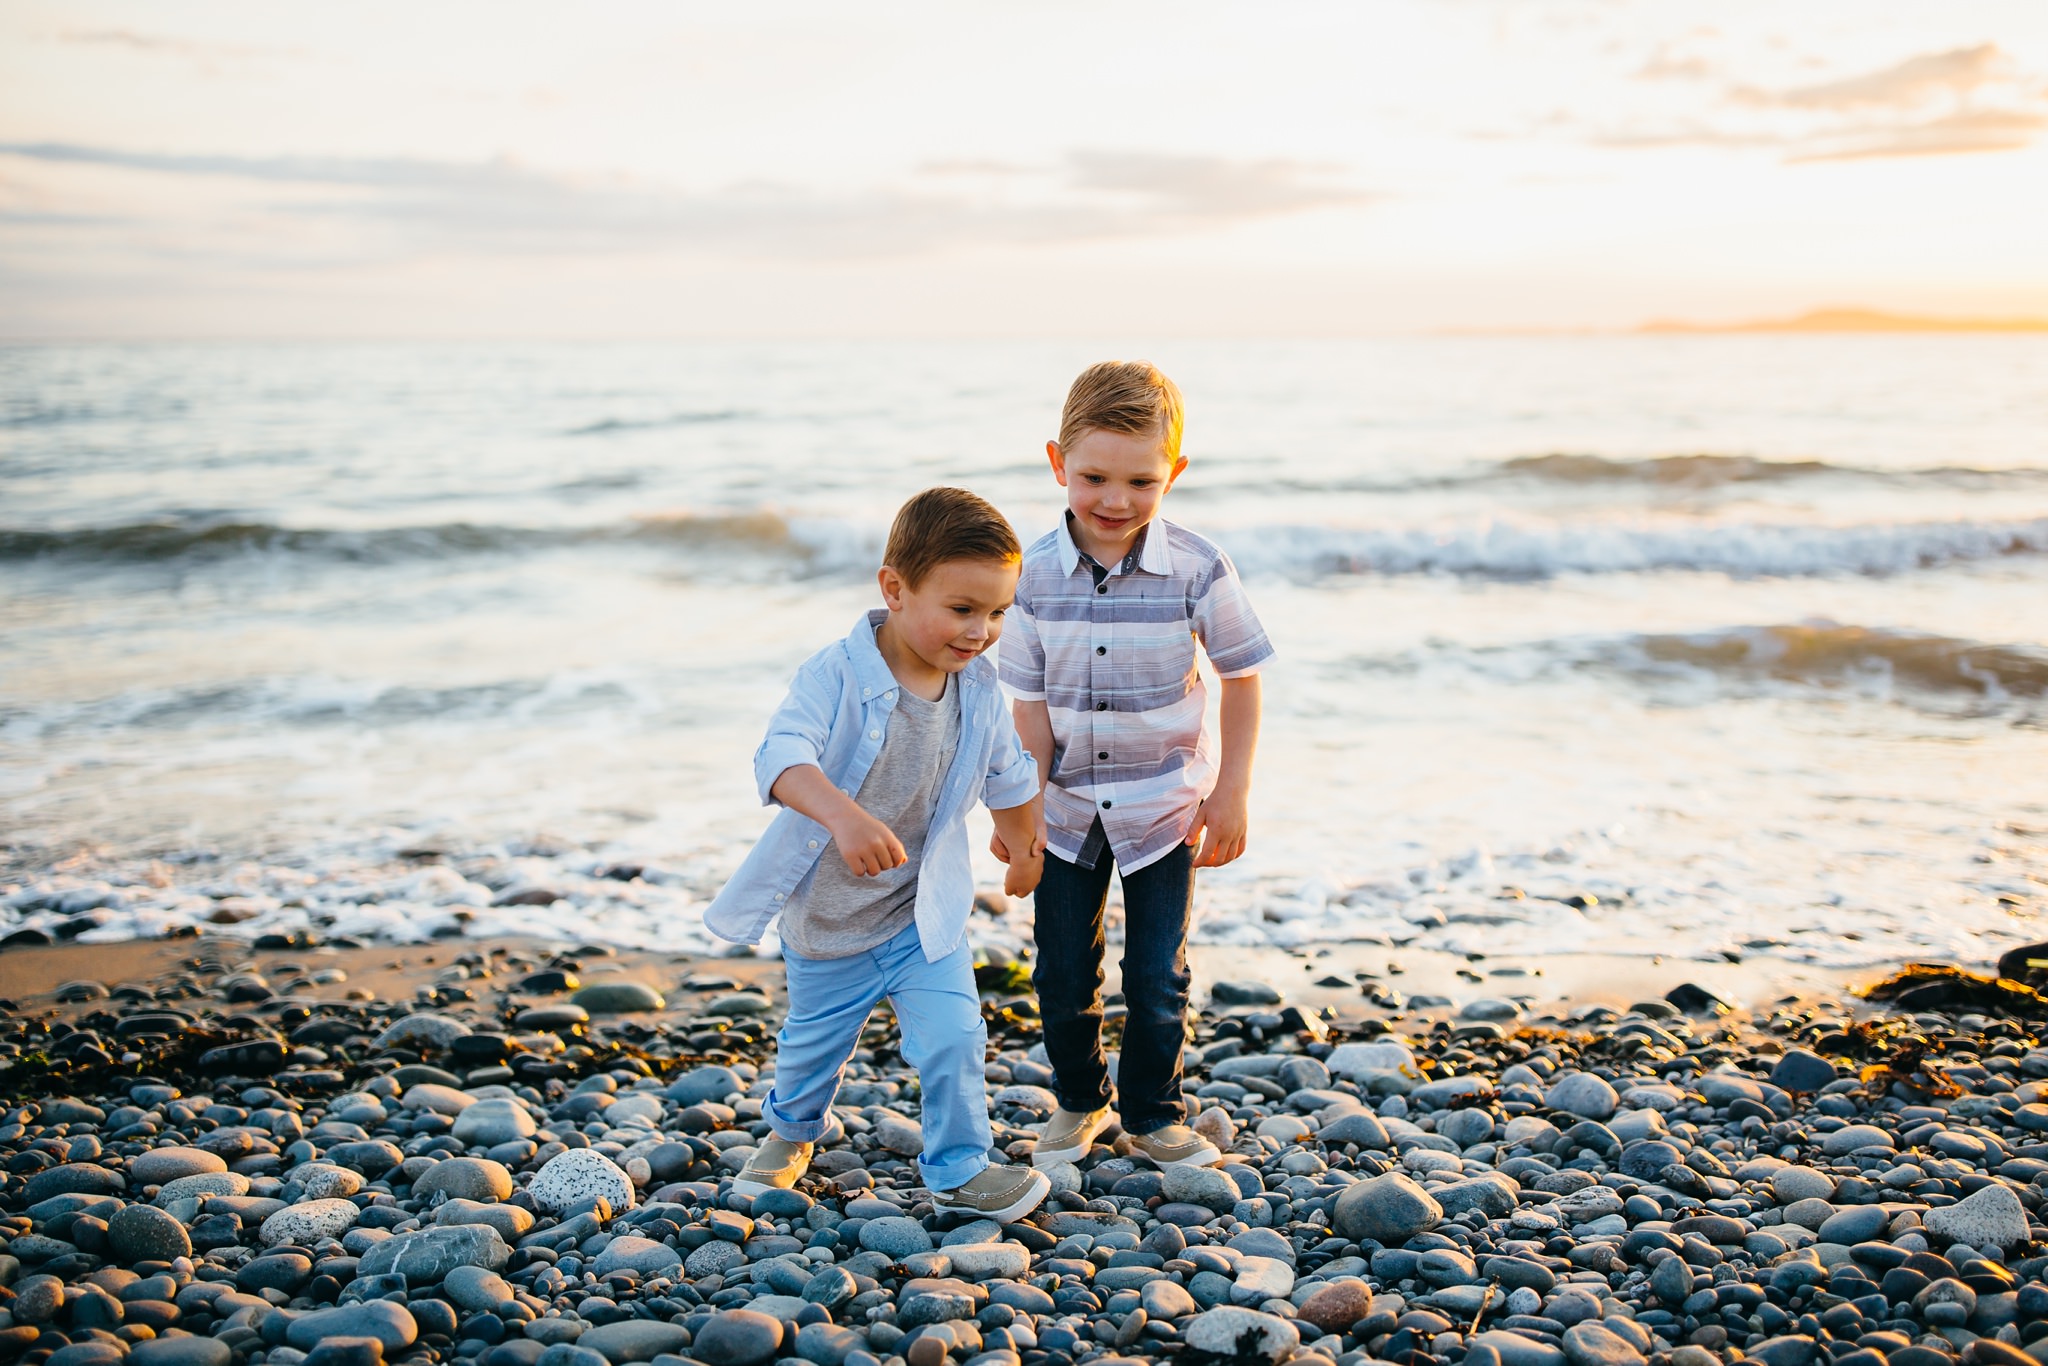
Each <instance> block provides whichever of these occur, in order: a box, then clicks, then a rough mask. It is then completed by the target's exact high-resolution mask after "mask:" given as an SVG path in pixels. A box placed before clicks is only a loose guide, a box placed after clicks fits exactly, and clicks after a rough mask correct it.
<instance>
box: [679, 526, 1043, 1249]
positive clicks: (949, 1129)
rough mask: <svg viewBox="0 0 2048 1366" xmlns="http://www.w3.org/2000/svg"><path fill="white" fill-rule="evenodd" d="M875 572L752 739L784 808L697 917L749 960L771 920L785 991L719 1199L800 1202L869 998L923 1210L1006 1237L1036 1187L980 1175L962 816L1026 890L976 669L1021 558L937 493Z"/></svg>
mask: <svg viewBox="0 0 2048 1366" xmlns="http://www.w3.org/2000/svg"><path fill="white" fill-rule="evenodd" d="M883 558H884V561H885V563H884V564H883V565H882V568H881V570H880V572H879V574H878V576H877V577H878V579H879V581H880V584H881V590H882V601H883V603H884V605H885V608H884V610H879V611H871V612H868V613H865V614H863V616H862V617H861V619H860V620H859V621H857V622H855V623H854V627H853V630H852V631H850V632H849V633H848V634H847V636H846V638H845V639H844V640H843V641H840V642H838V643H836V644H833V645H830V646H827V647H826V648H825V649H823V650H821V651H819V652H818V653H817V654H815V655H813V656H812V657H811V658H810V659H809V660H807V661H805V663H804V665H803V667H802V668H800V669H799V670H798V671H797V676H796V680H795V682H794V683H793V684H792V685H791V687H790V691H789V696H788V697H787V698H785V699H784V700H783V703H782V706H781V707H780V708H779V709H778V710H777V711H776V713H775V716H774V718H773V719H772V720H771V721H770V722H769V724H768V736H767V738H766V739H765V740H763V741H762V743H761V748H760V750H759V751H758V752H757V753H756V754H755V756H754V774H755V778H756V780H757V781H758V783H759V784H760V789H761V796H762V800H763V801H764V802H766V803H771V804H775V805H779V806H781V807H782V808H783V810H782V811H781V812H780V813H779V814H778V815H777V816H776V817H775V819H774V821H773V822H772V823H771V824H770V825H769V827H768V832H767V834H766V835H764V836H763V837H762V839H761V842H760V843H759V844H757V845H755V846H754V849H753V852H752V853H750V854H749V855H748V856H747V858H746V861H745V862H744V863H742V864H741V865H740V869H739V871H738V873H736V874H735V875H734V876H733V879H732V881H730V882H728V883H727V884H726V886H725V888H724V890H722V891H721V892H720V893H719V894H718V896H717V898H716V899H715V900H714V901H713V902H712V903H711V906H710V908H709V909H708V910H707V911H706V912H705V913H704V923H705V925H706V926H707V927H708V928H709V929H710V930H711V931H712V932H713V933H714V934H717V935H719V936H720V937H721V938H725V939H730V940H734V941H736V942H740V943H749V944H751V943H754V942H756V941H758V940H759V939H760V937H761V933H762V931H763V930H765V929H766V928H767V927H768V923H769V921H770V920H772V919H775V918H776V917H778V916H779V917H780V925H779V931H780V935H781V939H782V956H783V962H784V966H785V970H786V975H787V978H788V984H789V1016H788V1019H787V1021H786V1022H785V1023H784V1024H783V1027H782V1030H781V1032H780V1033H779V1034H777V1035H776V1055H775V1058H776V1061H775V1084H774V1087H773V1089H772V1090H771V1091H770V1092H769V1093H768V1097H767V1099H766V1100H764V1101H763V1102H762V1105H761V1113H762V1115H763V1116H764V1117H765V1118H766V1119H767V1120H768V1123H769V1125H770V1127H771V1128H772V1130H773V1136H772V1137H771V1138H769V1139H768V1140H766V1141H765V1142H763V1143H762V1144H761V1146H760V1147H759V1148H758V1149H757V1150H756V1151H755V1153H754V1155H753V1156H752V1157H750V1158H749V1159H748V1160H747V1163H746V1165H745V1166H744V1167H743V1168H742V1169H741V1171H740V1173H739V1177H738V1179H737V1180H736V1181H735V1182H734V1187H733V1188H734V1189H735V1190H739V1191H745V1192H751V1193H756V1194H758V1193H759V1192H761V1191H765V1190H767V1189H769V1188H771V1187H778V1186H779V1187H788V1186H793V1185H795V1184H796V1181H797V1179H798V1178H799V1177H801V1176H802V1175H803V1173H804V1171H805V1170H806V1169H807V1168H808V1167H809V1165H810V1160H811V1152H812V1148H813V1145H815V1144H816V1143H817V1142H818V1141H819V1140H820V1139H822V1138H823V1137H824V1135H825V1133H826V1131H827V1129H828V1128H829V1127H830V1124H831V1106H832V1100H833V1097H834V1096H836V1095H837V1094H838V1090H839V1081H840V1077H841V1075H842V1073H843V1071H844V1069H845V1066H846V1062H847V1059H848V1058H850V1057H851V1056H852V1055H853V1050H854V1047H855V1045H856V1044H858V1043H859V1041H860V1030H861V1026H862V1025H864V1024H865V1023H866V1022H867V1018H868V1014H869V1012H870V1011H871V1010H872V1009H873V1008H874V1005H875V1003H876V1002H877V1001H879V1000H881V999H882V998H883V997H884V996H887V997H888V998H889V1000H890V1002H891V1003H892V1004H893V1005H894V1006H895V1009H896V1018H897V1021H898V1023H899V1024H900V1025H901V1027H902V1030H903V1056H904V1058H905V1060H907V1061H908V1062H909V1063H910V1064H911V1065H912V1066H913V1067H915V1068H916V1069H917V1074H918V1081H919V1084H920V1086H921V1088H922V1091H923V1096H924V1113H923V1129H924V1152H923V1153H922V1154H921V1155H920V1156H919V1158H918V1167H919V1170H920V1173H921V1174H922V1176H923V1178H924V1182H925V1185H926V1187H927V1188H928V1189H929V1190H930V1191H931V1192H932V1197H933V1198H932V1203H933V1205H934V1206H935V1207H936V1208H938V1209H940V1210H946V1211H952V1212H957V1213H963V1214H971V1215H975V1216H979V1217H983V1218H991V1219H996V1220H1002V1221H1007V1220H1013V1219H1016V1218H1018V1217H1019V1216H1021V1215H1023V1214H1024V1213H1026V1212H1028V1211H1029V1210H1031V1209H1033V1208H1035V1207H1036V1206H1037V1205H1038V1203H1039V1202H1040V1201H1042V1200H1043V1199H1044V1198H1045V1196H1046V1193H1047V1191H1048V1190H1049V1189H1050V1182H1049V1181H1048V1180H1047V1178H1046V1177H1045V1176H1044V1175H1043V1174H1041V1173H1039V1172H1037V1171H1034V1170H1032V1169H1030V1168H1028V1167H1007V1166H998V1165H992V1164H991V1163H990V1161H989V1156H988V1153H989V1145H990V1141H991V1133H990V1129H989V1122H988V1101H987V1093H986V1089H985V1087H984V1085H983V1080H982V1063H983V1059H984V1056H985V1054H986V1050H987V1044H988V1031H987V1029H986V1027H985V1026H984V1025H983V1024H982V1019H981V997H980V993H979V992H978V991H977V990H976V987H975V983H974V964H973V959H972V956H971V951H970V949H969V947H968V944H967V916H968V912H969V911H970V910H971V909H972V907H973V903H974V877H973V872H972V869H971V866H970V864H969V860H968V845H967V813H968V811H969V810H971V809H972V808H973V806H974V804H975V803H976V802H977V801H985V802H986V803H987V805H988V806H989V808H990V810H991V812H992V814H993V815H994V817H995V823H996V829H997V830H998V831H999V832H1000V834H1001V836H1002V839H1003V842H1004V844H1005V845H1006V846H1007V849H1008V851H1009V852H1010V853H1011V855H1012V856H1011V858H1010V859H1009V873H1008V875H1007V877H1006V878H1005V881H1004V890H1005V891H1007V892H1008V893H1009V894H1010V895H1012V896H1024V895H1027V894H1029V893H1030V892H1031V890H1032V889H1033V888H1034V887H1036V886H1037V884H1038V875H1039V872H1040V870H1041V869H1042V868H1043V866H1044V859H1043V855H1042V852H1041V851H1042V845H1041V844H1040V843H1039V842H1038V840H1037V830H1038V825H1039V819H1038V789H1039V784H1038V772H1037V767H1036V765H1035V763H1034V761H1033V759H1032V756H1031V755H1030V754H1028V753H1026V752H1025V750H1024V748H1023V746H1022V745H1021V744H1020V743H1019V741H1018V739H1017V732H1016V728H1015V726H1014V725H1013V723H1012V721H1011V717H1010V709H1009V707H1008V704H1007V703H1006V702H1005V700H1004V698H1003V695H1002V691H1001V689H1000V688H999V687H998V686H997V684H996V672H995V669H994V667H993V666H992V665H991V664H990V663H989V661H988V660H986V659H983V658H982V655H983V654H984V653H985V652H986V651H987V650H988V649H989V647H990V646H992V645H994V644H995V643H996V639H997V637H998V636H1000V635H1001V634H1002V629H1003V615H1004V613H1005V612H1007V611H1008V610H1009V608H1010V604H1011V601H1012V599H1013V597H1014V596H1015V593H1016V588H1017V573H1018V567H1019V564H1020V563H1021V560H1022V551H1021V549H1020V547H1019V545H1018V543H1017V536H1016V533H1015V532H1014V531H1012V530H1011V529H1010V524H1009V523H1008V522H1006V521H1004V520H1003V516H1002V514H1001V513H999V512H997V511H996V510H995V509H994V508H993V507H991V506H990V505H989V504H988V503H986V502H984V501H983V500H981V499H980V498H977V497H976V496H975V495H973V494H971V493H968V492H966V491H965V490H962V489H945V488H940V489H927V490H926V491H925V492H923V493H921V494H919V495H917V497H915V498H912V499H911V500H910V501H909V502H908V503H906V504H904V505H903V508H902V510H901V511H900V512H898V513H897V515H896V521H895V525H894V526H893V527H892V528H891V529H890V532H889V543H888V547H887V549H886V551H885V552H884V556H883Z"/></svg>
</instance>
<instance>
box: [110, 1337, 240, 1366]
mask: <svg viewBox="0 0 2048 1366" xmlns="http://www.w3.org/2000/svg"><path fill="white" fill-rule="evenodd" d="M234 1359H235V1352H234V1349H233V1348H232V1347H230V1346H228V1345H227V1344H226V1343H225V1342H222V1341H221V1340H220V1339H219V1338H202V1337H197V1336H192V1335H187V1336H185V1337H178V1338H152V1339H151V1340H149V1341H147V1342H138V1343H136V1344H135V1345H134V1346H132V1347H130V1348H129V1349H128V1361H129V1362H130V1366H228V1363H229V1362H231V1361H233V1360H234Z"/></svg>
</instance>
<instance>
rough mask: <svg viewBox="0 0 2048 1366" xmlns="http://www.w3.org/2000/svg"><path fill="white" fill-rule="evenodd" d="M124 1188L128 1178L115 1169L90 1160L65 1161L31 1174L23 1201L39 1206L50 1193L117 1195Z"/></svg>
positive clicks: (23, 1194) (125, 1188)
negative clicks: (62, 1163) (59, 1165)
mask: <svg viewBox="0 0 2048 1366" xmlns="http://www.w3.org/2000/svg"><path fill="white" fill-rule="evenodd" d="M127 1189H128V1181H127V1178H125V1177H123V1176H122V1175H121V1173H119V1172H117V1171H110V1170H108V1169H107V1168H105V1167H102V1166H100V1165H98V1164H97V1163H93V1162H67V1163H65V1164H64V1165H63V1166H61V1167H51V1168H50V1169H49V1170H48V1171H40V1172H37V1173H36V1174H35V1175H34V1176H31V1177H30V1178H29V1179H28V1189H27V1190H25V1191H23V1192H22V1203H23V1204H25V1205H39V1204H41V1203H42V1202H43V1201H45V1200H47V1199H49V1198H50V1197H51V1196H53V1195H119V1194H120V1193H121V1192H123V1191H125V1190H127Z"/></svg>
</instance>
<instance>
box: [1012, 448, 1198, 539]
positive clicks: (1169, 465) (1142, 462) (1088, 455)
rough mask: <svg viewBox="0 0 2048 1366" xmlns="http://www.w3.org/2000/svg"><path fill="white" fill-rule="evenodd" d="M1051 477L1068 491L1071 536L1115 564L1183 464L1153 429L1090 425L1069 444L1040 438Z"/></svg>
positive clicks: (1156, 509) (1183, 459)
mask: <svg viewBox="0 0 2048 1366" xmlns="http://www.w3.org/2000/svg"><path fill="white" fill-rule="evenodd" d="M1045 453H1046V456H1047V458H1049V459H1050V460H1051V461H1052V472H1053V476H1054V477H1055V478H1056V479H1058V480H1059V481H1060V485H1061V487H1063V488H1065V489H1066V491H1067V506H1068V507H1069V508H1070V509H1072V511H1073V514H1074V524H1075V532H1076V539H1078V540H1079V541H1080V543H1081V548H1082V549H1083V550H1085V551H1087V552H1088V553H1089V554H1091V555H1093V556H1094V557H1095V559H1096V561H1097V562H1098V563H1101V564H1103V565H1108V566H1114V565H1115V563H1116V562H1117V561H1118V560H1121V559H1122V558H1123V557H1124V556H1125V555H1126V554H1127V553H1129V551H1130V548H1131V543H1132V542H1134V541H1135V540H1137V539H1138V533H1139V532H1141V531H1143V530H1144V529H1145V527H1146V525H1147V524H1148V523H1149V522H1151V520H1152V519H1153V518H1154V517H1157V516H1158V515H1159V505H1160V503H1161V502H1162V501H1163V500H1164V499H1165V497H1166V491H1167V490H1168V489H1170V488H1172V487H1173V481H1174V480H1176V479H1178V478H1180V474H1181V471H1182V470H1184V469H1186V468H1187V467H1188V462H1187V458H1186V457H1185V456H1183V457H1180V458H1179V459H1173V458H1170V457H1168V455H1167V454H1166V449H1165V444H1164V442H1163V441H1162V440H1161V438H1160V436H1159V434H1158V433H1156V432H1155V433H1148V434H1146V435H1142V436H1132V435H1129V434H1127V433H1124V432H1105V431H1100V430H1091V431H1088V432H1086V433H1084V434H1083V435H1082V436H1081V438H1080V440H1078V441H1076V442H1074V444H1073V445H1072V446H1071V447H1068V448H1066V449H1062V448H1061V447H1060V443H1059V442H1057V441H1048V442H1046V443H1045Z"/></svg>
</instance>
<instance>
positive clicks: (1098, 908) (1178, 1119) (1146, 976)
mask: <svg viewBox="0 0 2048 1366" xmlns="http://www.w3.org/2000/svg"><path fill="white" fill-rule="evenodd" d="M1115 863H1116V860H1115V858H1114V857H1113V856H1112V855H1111V854H1110V853H1109V852H1108V851H1107V850H1104V851H1103V853H1102V854H1101V856H1100V857H1098V858H1097V859H1096V861H1095V864H1096V866H1095V867H1093V868H1083V867H1080V866H1079V865H1077V864H1072V863H1069V862H1067V861H1066V860H1065V859H1063V858H1061V857H1060V856H1059V855H1057V854H1054V853H1051V852H1050V851H1048V852H1047V854H1046V856H1045V875H1044V877H1042V878H1040V879H1039V883H1038V897H1037V916H1038V919H1037V925H1036V928H1035V934H1036V937H1037V940H1038V962H1037V964H1036V966H1034V967H1033V968H1032V972H1031V983H1032V985H1033V986H1034V987H1036V988H1037V989H1038V1009H1039V1013H1040V1015H1041V1016H1042V1017H1043V1019H1044V1025H1045V1054H1046V1057H1047V1059H1048V1060H1049V1061H1050V1062H1051V1063H1052V1069H1053V1072H1054V1073H1055V1074H1056V1080H1055V1082H1054V1089H1055V1091H1056V1093H1057V1094H1058V1096H1059V1101H1060V1104H1061V1105H1062V1106H1064V1107H1065V1108H1067V1109H1069V1110H1082V1111H1086V1110H1096V1109H1100V1108H1101V1107H1102V1106H1104V1105H1107V1104H1108V1103H1109V1100H1110V1086H1109V1060H1108V1059H1107V1058H1106V1057H1105V1056H1104V1055H1103V1051H1102V956H1103V936H1102V911H1103V906H1104V904H1105V903H1106V902H1107V901H1108V899H1109V875H1110V870H1111V869H1112V868H1113V867H1114V866H1115ZM1123 884H1124V957H1123V979H1124V1003H1125V1009H1126V1012H1127V1013H1126V1015H1125V1019H1124V1043H1123V1054H1122V1058H1121V1060H1120V1061H1119V1063H1118V1064H1117V1087H1116V1089H1117V1093H1118V1095H1119V1097H1120V1102H1119V1104H1118V1107H1117V1110H1118V1116H1119V1118H1120V1120H1121V1122H1122V1124H1123V1127H1124V1131H1125V1132H1126V1133H1133V1134H1148V1133H1151V1132H1152V1131H1153V1130H1155V1129H1163V1128H1165V1127H1166V1126H1167V1125H1169V1124H1180V1123H1183V1122H1185V1120H1186V1119H1187V1106H1186V1104H1185V1102H1183V1101H1182V1100H1181V1094H1180V1078H1181V1052H1182V1050H1183V1049H1184V1048H1185V1047H1186V1046H1187V1011H1188V951H1187V950H1188V916H1189V912H1190V910H1191V909H1192V907H1193V905H1194V895H1195V854H1194V850H1192V849H1190V848H1189V847H1188V846H1187V845H1184V844H1183V845H1177V846H1175V848H1174V850H1173V852H1171V853H1169V854H1167V855H1166V856H1165V857H1164V858H1162V859H1160V860H1159V861H1158V862H1156V863H1153V864H1150V865H1148V866H1146V867H1144V868H1141V869H1139V870H1138V871H1137V872H1135V873H1126V874H1123Z"/></svg>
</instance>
